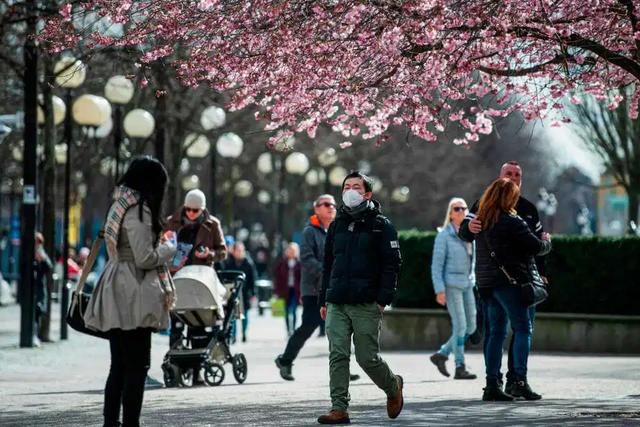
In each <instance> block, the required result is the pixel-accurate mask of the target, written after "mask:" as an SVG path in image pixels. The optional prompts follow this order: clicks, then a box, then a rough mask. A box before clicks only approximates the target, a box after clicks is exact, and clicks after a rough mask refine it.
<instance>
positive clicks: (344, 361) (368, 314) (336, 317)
mask: <svg viewBox="0 0 640 427" xmlns="http://www.w3.org/2000/svg"><path fill="white" fill-rule="evenodd" d="M381 323H382V313H380V309H379V308H378V305H377V304H375V303H370V304H331V303H329V304H327V321H326V333H327V337H328V338H329V388H330V392H331V406H332V407H331V409H334V410H338V411H346V410H347V408H348V407H349V399H350V397H349V358H350V356H351V336H352V335H353V345H354V347H355V353H356V361H357V362H358V364H359V365H360V367H361V368H362V369H363V370H364V371H365V372H366V373H367V375H368V376H369V378H371V380H372V381H373V382H374V383H375V385H377V386H378V387H379V388H380V389H382V390H383V391H384V392H385V393H386V394H387V396H395V395H396V393H397V392H398V382H397V380H396V377H395V375H393V372H391V369H389V366H387V364H386V363H385V361H384V360H382V358H381V357H380V354H379V353H380V344H379V343H378V339H379V337H380V326H381Z"/></svg>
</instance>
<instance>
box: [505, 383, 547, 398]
mask: <svg viewBox="0 0 640 427" xmlns="http://www.w3.org/2000/svg"><path fill="white" fill-rule="evenodd" d="M511 395H512V396H513V397H522V398H524V400H540V399H542V396H541V395H539V394H538V393H536V392H534V391H533V390H531V387H530V386H529V383H527V382H526V381H516V382H514V383H513V386H512V387H511Z"/></svg>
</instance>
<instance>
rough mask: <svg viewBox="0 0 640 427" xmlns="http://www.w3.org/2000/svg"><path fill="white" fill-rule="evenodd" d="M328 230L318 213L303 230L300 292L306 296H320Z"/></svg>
mask: <svg viewBox="0 0 640 427" xmlns="http://www.w3.org/2000/svg"><path fill="white" fill-rule="evenodd" d="M326 238H327V232H326V231H325V229H324V228H322V224H321V223H320V221H319V220H318V217H317V216H316V215H313V216H312V217H311V219H310V220H309V223H308V224H307V226H306V227H305V228H304V231H303V232H302V242H301V243H300V263H301V265H302V278H301V281H300V294H301V295H302V296H303V297H306V296H318V294H319V293H320V288H321V286H322V266H323V260H324V242H325V240H326Z"/></svg>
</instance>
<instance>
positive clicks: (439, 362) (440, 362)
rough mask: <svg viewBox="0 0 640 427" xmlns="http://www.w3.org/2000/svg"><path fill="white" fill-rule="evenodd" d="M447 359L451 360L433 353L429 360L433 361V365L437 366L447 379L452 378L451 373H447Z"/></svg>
mask: <svg viewBox="0 0 640 427" xmlns="http://www.w3.org/2000/svg"><path fill="white" fill-rule="evenodd" d="M447 359H449V358H448V357H447V356H445V355H444V354H440V353H433V354H432V355H431V357H430V358H429V360H431V363H433V364H434V365H436V367H437V368H438V371H440V373H441V374H442V375H444V376H445V377H450V376H451V375H449V372H448V371H447V366H446V365H445V362H446V361H447Z"/></svg>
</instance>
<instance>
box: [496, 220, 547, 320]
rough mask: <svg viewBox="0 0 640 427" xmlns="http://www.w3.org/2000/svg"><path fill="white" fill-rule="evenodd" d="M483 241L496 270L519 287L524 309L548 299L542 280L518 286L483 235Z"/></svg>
mask: <svg viewBox="0 0 640 427" xmlns="http://www.w3.org/2000/svg"><path fill="white" fill-rule="evenodd" d="M483 235H484V241H485V244H486V245H487V248H488V249H489V254H490V255H491V259H492V260H493V261H494V262H495V263H496V265H497V266H498V268H499V269H500V270H501V271H502V272H503V273H504V275H505V276H507V280H508V281H509V283H511V284H512V285H514V286H519V287H520V301H521V302H522V304H523V305H525V306H526V307H530V306H532V305H538V304H540V303H541V302H543V301H544V300H546V299H547V298H548V297H549V292H548V291H547V287H546V286H545V285H544V282H543V281H542V280H539V281H536V280H530V281H528V282H526V283H520V284H518V281H517V280H516V279H515V278H514V277H513V276H511V275H510V274H509V272H508V271H507V269H506V268H505V266H504V265H503V264H502V263H501V262H500V261H499V260H498V257H497V256H496V253H495V252H494V251H493V249H492V248H491V245H490V244H489V239H488V238H487V234H486V233H484V234H483Z"/></svg>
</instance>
